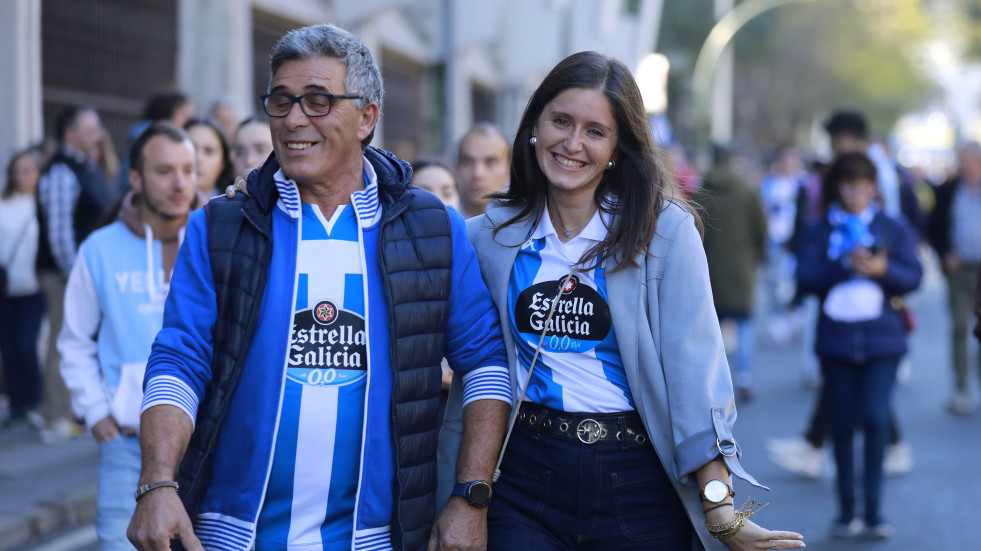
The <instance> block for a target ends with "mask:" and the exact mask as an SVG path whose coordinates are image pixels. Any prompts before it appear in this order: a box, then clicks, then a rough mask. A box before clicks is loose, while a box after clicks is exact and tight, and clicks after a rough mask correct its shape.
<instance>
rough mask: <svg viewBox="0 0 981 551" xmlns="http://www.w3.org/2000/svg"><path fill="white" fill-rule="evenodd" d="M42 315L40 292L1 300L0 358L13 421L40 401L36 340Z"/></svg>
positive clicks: (42, 304)
mask: <svg viewBox="0 0 981 551" xmlns="http://www.w3.org/2000/svg"><path fill="white" fill-rule="evenodd" d="M43 316H44V295H43V294H41V293H36V294H33V295H28V296H23V297H7V298H4V299H0V355H2V357H3V378H4V383H5V385H6V389H7V396H8V397H9V398H10V417H11V418H12V419H17V418H21V417H23V416H24V414H26V413H27V412H28V410H31V409H34V408H36V407H37V405H38V404H39V403H40V402H41V368H40V366H38V358H37V337H38V333H39V332H40V331H41V318H42V317H43Z"/></svg>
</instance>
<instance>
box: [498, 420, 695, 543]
mask: <svg viewBox="0 0 981 551" xmlns="http://www.w3.org/2000/svg"><path fill="white" fill-rule="evenodd" d="M487 525H488V549H489V550H491V551H493V550H499V551H517V550H518V549H535V550H536V551H542V550H553V549H554V550H564V549H583V550H585V549H596V550H602V551H609V550H632V549H666V550H668V549H669V550H676V549H689V548H690V547H691V538H692V533H693V530H692V525H691V522H690V521H689V520H688V516H687V514H686V513H685V510H684V508H683V507H682V505H681V500H680V499H678V495H677V494H676V493H675V491H674V488H673V487H672V485H671V481H670V480H669V479H668V475H667V473H665V471H664V467H663V466H662V465H661V461H660V460H659V459H658V457H657V454H656V453H655V452H654V448H653V447H652V446H651V445H650V444H648V445H646V446H644V447H634V448H624V447H622V446H621V445H620V444H618V443H616V442H609V443H608V442H599V443H596V444H591V445H590V444H582V443H580V442H576V441H570V440H564V439H560V438H558V437H554V436H551V435H548V434H537V435H536V434H534V433H533V432H532V429H529V428H524V427H522V426H516V427H515V428H514V432H513V433H512V434H511V441H510V442H509V444H508V448H507V454H506V455H505V456H504V462H503V463H502V465H501V478H500V479H499V480H498V481H497V482H496V483H495V484H494V501H493V502H492V503H491V505H490V511H489V512H488V519H487Z"/></svg>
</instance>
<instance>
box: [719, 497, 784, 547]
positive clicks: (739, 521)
mask: <svg viewBox="0 0 981 551" xmlns="http://www.w3.org/2000/svg"><path fill="white" fill-rule="evenodd" d="M767 505H769V503H764V504H762V505H759V504H757V503H756V500H755V499H753V498H746V501H744V502H743V505H742V507H740V508H739V509H736V511H735V514H733V516H732V518H731V519H730V520H729V521H728V522H725V523H723V524H709V523H708V522H706V523H705V528H707V529H708V531H709V535H711V536H712V537H713V538H715V539H718V540H724V539H727V538H731V537H732V536H735V535H736V534H738V533H739V531H740V530H742V528H743V524H745V522H746V519H748V518H749V517H751V516H753V515H755V514H756V513H758V512H759V511H760V510H761V509H763V508H764V507H766V506H767Z"/></svg>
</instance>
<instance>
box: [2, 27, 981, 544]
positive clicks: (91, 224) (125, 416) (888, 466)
mask: <svg viewBox="0 0 981 551" xmlns="http://www.w3.org/2000/svg"><path fill="white" fill-rule="evenodd" d="M268 92H269V93H268V94H265V95H263V96H262V97H261V98H260V100H261V104H262V112H261V113H259V114H257V115H254V116H250V117H249V118H247V119H245V120H244V121H241V122H237V123H236V121H238V120H239V119H240V117H238V116H236V113H235V110H234V107H233V105H232V103H231V102H228V101H227V100H219V101H216V102H215V103H214V105H213V106H212V109H211V110H210V112H209V113H208V114H207V116H204V117H201V118H195V117H194V115H195V107H194V105H193V104H192V102H191V101H190V100H189V99H188V98H187V97H186V96H184V95H183V94H180V93H165V94H160V95H158V96H155V97H154V98H151V99H150V100H149V102H148V104H147V108H146V110H145V111H144V113H143V118H142V119H141V120H140V121H139V122H138V123H136V124H134V125H133V127H132V128H131V130H130V133H129V143H128V144H127V146H128V151H127V155H126V156H125V158H124V159H123V160H122V161H120V159H119V158H118V157H117V155H116V153H115V150H114V148H113V147H112V141H111V140H110V139H108V135H107V133H106V131H105V129H104V128H103V126H102V124H101V122H100V120H99V115H98V113H97V111H96V110H95V109H93V108H91V107H86V106H75V107H70V108H68V109H66V110H65V111H64V112H63V113H62V114H61V115H60V116H59V117H58V119H57V121H55V125H54V133H53V135H52V139H51V140H50V142H51V143H52V144H53V145H49V146H38V147H32V148H30V149H28V150H25V151H22V152H19V153H17V154H15V155H13V156H12V157H11V159H10V160H9V163H8V170H7V181H6V183H5V185H4V187H3V190H2V194H0V266H2V267H3V270H2V272H0V274H2V275H3V278H2V279H0V283H2V285H0V287H2V293H0V353H2V356H0V359H2V367H3V385H4V386H3V388H4V392H5V394H6V396H7V400H8V405H9V415H8V417H7V419H5V420H4V426H5V427H16V426H23V425H29V426H33V427H34V428H36V429H37V430H38V431H39V432H40V434H41V435H42V437H43V438H44V439H46V440H56V439H64V438H71V437H74V436H76V435H77V434H79V433H80V432H82V431H88V432H90V433H91V435H92V436H93V437H94V439H95V441H96V442H97V443H98V444H99V446H100V454H101V456H100V465H99V499H98V517H97V522H96V529H97V532H98V536H99V539H100V542H101V544H102V547H103V549H127V548H131V546H132V545H135V546H136V547H137V548H139V549H167V548H169V545H170V541H171V540H180V542H181V543H182V544H183V546H184V548H186V549H201V548H202V546H203V548H205V549H212V548H214V549H250V548H254V549H257V550H263V549H283V548H286V547H288V546H289V547H292V546H301V545H318V546H320V547H321V548H324V549H352V548H353V549H388V548H397V549H421V548H427V549H483V548H487V549H500V550H511V549H522V548H535V549H579V548H582V549H589V548H603V549H607V548H609V549H640V548H651V547H652V546H657V547H658V548H670V549H691V548H704V549H721V548H728V549H760V548H767V549H795V548H802V547H804V542H803V537H802V536H801V535H800V534H797V533H796V532H792V531H785V530H768V529H766V528H763V527H762V526H760V525H758V524H756V523H755V522H753V521H752V520H750V517H751V516H753V515H754V514H756V513H757V512H758V511H759V509H760V508H761V506H762V504H760V503H756V501H755V500H754V499H752V497H753V496H754V494H755V493H756V492H757V489H765V487H764V486H763V485H762V484H760V482H758V481H757V480H756V479H755V478H754V477H753V476H752V475H751V474H750V473H748V472H746V470H745V469H744V468H743V466H742V465H741V462H740V458H741V455H742V452H743V450H742V448H741V447H740V445H739V444H738V440H737V438H736V436H735V434H736V432H737V431H736V427H735V426H734V424H735V418H736V415H735V413H736V405H737V403H745V402H748V401H751V400H753V399H754V397H755V382H754V376H753V363H754V346H755V343H756V342H757V340H759V339H763V338H765V339H769V341H770V342H772V343H773V344H775V345H778V346H786V345H789V344H790V343H792V342H803V343H804V344H803V345H802V346H803V350H802V353H801V362H800V363H801V366H802V372H803V374H804V378H805V380H806V381H807V382H808V383H809V384H812V385H814V386H815V387H816V388H817V389H818V390H817V391H816V393H815V405H814V411H813V414H812V415H811V417H810V419H809V422H808V428H807V430H806V432H805V435H804V436H803V437H800V438H789V439H782V440H774V441H772V442H771V443H770V445H769V448H768V451H769V453H770V455H771V457H772V458H773V460H774V461H775V462H776V463H777V464H778V465H780V466H782V467H784V468H787V469H789V470H791V471H793V472H796V473H799V474H802V475H805V476H811V477H814V476H818V475H819V474H820V472H821V471H822V469H823V461H824V457H825V454H824V453H823V451H822V447H823V444H824V441H825V439H828V438H830V441H831V443H832V448H833V453H832V456H833V458H834V463H835V467H836V469H835V470H836V481H837V485H836V489H837V496H838V503H839V510H838V512H837V514H836V515H835V516H834V519H833V521H832V523H831V534H832V535H834V536H837V537H843V538H852V537H863V538H870V539H882V538H888V537H890V536H891V535H892V533H893V527H892V526H891V525H890V524H889V523H888V522H887V521H886V519H884V518H883V517H882V515H881V506H880V503H879V501H880V497H881V494H882V491H881V485H882V479H883V476H884V475H889V474H901V473H903V472H906V471H908V470H909V469H911V468H912V450H911V448H910V446H909V445H908V443H907V442H905V441H904V440H903V439H902V437H901V432H900V429H899V427H898V424H897V423H896V415H895V413H894V405H893V403H892V400H891V395H892V392H893V389H894V386H895V384H896V381H897V379H898V378H900V377H901V373H902V370H903V369H904V368H903V365H904V364H903V362H904V361H905V360H906V358H908V341H909V338H908V337H909V333H910V332H911V331H912V330H914V322H913V314H912V312H911V310H910V308H909V306H908V304H907V303H906V301H905V300H904V297H905V296H906V295H908V294H909V293H911V292H913V291H915V290H916V289H917V288H918V286H919V284H920V281H921V278H922V274H923V267H922V265H923V264H922V263H923V254H924V251H923V250H922V249H921V247H920V243H921V241H926V242H928V243H929V244H930V245H931V246H932V247H933V249H934V250H935V251H936V254H937V255H938V257H939V258H940V260H941V266H942V269H943V272H944V274H945V276H946V277H947V283H948V290H949V305H950V312H951V316H952V322H953V331H952V341H951V342H952V346H953V358H952V365H953V377H952V380H953V390H952V394H951V398H950V400H949V402H948V403H947V408H948V409H949V411H950V412H951V413H952V414H956V415H968V414H971V413H972V412H973V411H974V410H975V409H976V407H977V402H976V400H975V398H974V397H973V395H972V391H971V385H970V382H969V377H970V375H969V370H970V369H969V365H970V364H971V362H970V358H968V352H967V350H968V343H967V339H968V334H969V329H970V323H971V310H970V304H972V297H973V299H974V302H973V304H975V313H977V314H978V315H981V306H979V305H978V304H979V297H978V295H977V294H976V293H975V286H976V283H975V280H976V279H978V278H981V274H979V266H981V145H978V144H977V143H968V144H965V145H964V146H963V147H962V150H961V161H960V166H959V170H958V171H957V173H956V175H954V176H952V178H951V179H950V180H949V181H948V182H946V183H944V184H942V185H939V186H937V187H935V188H934V187H933V186H929V184H925V183H923V182H920V181H917V180H916V179H914V178H913V177H912V176H911V175H910V173H909V172H908V171H907V170H905V169H903V168H901V167H899V166H898V165H897V164H896V163H895V162H894V161H893V159H892V158H891V156H890V155H889V154H888V150H887V148H886V147H885V146H884V145H883V144H882V143H878V142H873V141H871V140H870V139H869V131H868V128H867V124H866V120H865V117H864V116H863V115H862V114H861V113H859V112H856V111H849V110H843V111H839V112H836V113H835V114H834V115H833V116H832V117H831V118H830V119H829V120H828V122H827V124H826V126H825V128H826V130H827V132H828V136H829V138H830V143H831V149H832V152H833V156H832V158H831V159H830V160H829V162H827V163H814V164H813V165H812V166H809V167H807V168H805V166H804V163H803V162H802V161H801V157H802V154H801V153H800V151H799V150H798V149H797V148H795V147H793V146H784V147H781V148H779V149H778V150H776V151H775V152H774V154H773V156H772V158H771V159H770V163H769V165H768V166H767V167H766V168H765V169H763V170H760V171H759V173H760V174H761V175H762V176H761V177H760V178H755V177H754V178H752V179H751V178H750V177H749V176H748V174H749V173H750V171H747V170H746V163H747V162H750V157H749V156H748V155H747V154H745V153H742V152H740V151H739V150H735V149H732V148H727V147H721V146H720V147H718V148H717V150H716V152H715V159H714V162H713V166H712V167H711V168H710V170H706V171H704V173H702V172H701V171H699V170H697V168H696V167H694V166H693V165H692V164H690V163H687V162H686V160H685V156H684V152H683V149H681V147H680V145H678V144H659V143H657V141H656V136H655V133H652V130H651V119H650V118H649V117H648V115H647V113H646V112H645V111H644V106H643V101H642V99H641V94H640V92H639V89H638V87H637V84H636V82H635V81H634V79H633V76H632V75H631V73H630V70H629V69H628V68H627V67H626V66H625V65H624V64H623V63H622V62H620V61H618V60H616V59H613V58H610V57H608V56H604V55H601V54H598V53H595V52H580V53H577V54H573V55H571V56H569V57H568V58H566V59H564V60H562V61H561V62H559V63H558V64H557V65H556V66H555V67H554V68H553V69H552V71H551V72H550V73H549V74H548V75H547V76H546V77H545V78H544V80H543V81H542V82H541V84H540V85H539V86H538V88H537V89H536V90H535V92H534V93H533V94H532V96H531V98H530V99H529V101H528V104H527V107H526V109H525V111H524V113H523V115H522V117H521V119H520V121H519V122H518V126H517V131H516V133H515V135H514V136H512V137H509V136H507V135H506V134H505V133H503V132H502V131H501V130H500V129H498V128H497V127H496V126H494V125H493V124H491V123H488V122H481V123H478V124H476V125H475V126H473V127H472V128H471V129H470V130H469V131H468V132H467V133H466V134H465V135H464V136H463V137H462V138H461V140H460V142H459V147H458V154H457V159H456V160H455V161H449V160H445V159H440V158H436V157H432V158H421V159H416V160H413V162H412V163H411V165H410V163H409V162H406V161H405V160H401V159H398V158H396V157H395V156H394V155H392V154H391V153H388V152H387V151H384V150H382V149H378V148H375V147H373V146H371V145H370V143H371V141H372V138H373V135H374V129H375V124H376V123H377V121H378V118H379V116H380V113H381V107H382V96H383V93H382V82H381V76H380V72H379V69H378V66H377V65H376V63H375V61H374V58H373V56H372V54H371V52H370V51H369V50H368V48H367V47H366V46H365V45H364V43H362V42H361V40H360V39H359V38H358V37H356V36H354V35H353V34H351V33H348V32H347V31H344V30H343V29H340V28H337V27H334V26H330V25H317V26H312V27H305V28H301V29H296V30H294V31H291V32H289V33H287V34H286V35H285V36H284V37H283V38H282V39H281V40H280V41H279V43H278V44H277V45H276V47H275V49H274V51H273V53H272V56H271V77H270V83H269V90H268ZM236 176H241V178H239V179H237V180H236ZM924 185H926V186H929V187H928V189H929V190H931V191H932V190H934V189H935V196H936V202H935V203H936V204H935V206H934V207H933V208H932V210H931V212H925V209H923V208H921V206H920V202H919V200H918V195H917V191H918V190H917V187H918V186H924ZM758 288H760V289H762V290H763V292H762V293H757V289H758ZM44 319H46V320H47V327H48V331H47V339H46V342H44V343H42V344H43V346H41V347H40V349H41V351H42V353H41V354H40V355H39V354H38V350H39V346H38V345H39V339H40V338H41V333H42V331H41V328H42V325H43V323H42V321H43V320H44ZM758 320H762V321H761V322H759V323H757V322H758ZM756 326H759V327H762V328H763V329H764V331H763V335H762V336H758V335H757V334H756V332H755V331H754V327H756ZM798 332H799V333H802V334H803V337H802V338H796V339H795V333H798ZM978 335H979V338H981V330H978ZM730 370H731V371H730ZM858 430H860V431H861V432H862V433H863V435H864V446H863V447H862V449H863V450H864V451H863V468H862V469H863V470H862V472H863V477H862V484H863V491H862V492H861V494H860V495H861V499H862V502H863V503H862V508H861V510H859V509H858V508H857V507H856V491H855V485H856V477H855V475H854V457H853V455H854V444H853V435H854V433H855V432H856V431H858ZM735 478H738V479H741V480H742V481H743V482H744V483H745V484H744V487H745V488H746V494H748V496H749V497H747V498H746V501H745V502H743V504H742V506H737V505H739V502H738V500H735V495H736V491H735V489H734V487H733V482H734V479H735ZM134 492H135V497H136V500H135V501H134V500H133V496H134ZM742 492H743V490H742V489H740V494H741V493H742Z"/></svg>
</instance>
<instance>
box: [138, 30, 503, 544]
mask: <svg viewBox="0 0 981 551" xmlns="http://www.w3.org/2000/svg"><path fill="white" fill-rule="evenodd" d="M261 100H262V104H263V107H264V110H265V112H266V114H267V115H268V116H269V117H270V128H271V131H272V136H273V153H272V154H271V155H270V156H269V158H268V159H267V160H266V161H265V162H264V163H263V164H262V165H261V166H260V167H259V168H258V169H256V170H254V171H252V173H251V174H250V175H249V177H248V181H247V183H246V191H247V194H245V193H243V194H238V195H236V197H235V198H234V199H233V200H229V199H228V198H218V199H216V200H214V201H212V202H210V203H209V204H208V205H207V206H206V207H205V209H203V211H200V212H197V213H195V214H194V215H193V216H192V217H191V220H190V223H189V226H188V230H187V236H186V238H185V241H184V245H183V246H182V248H181V251H180V254H179V256H178V259H177V264H176V266H175V269H174V277H173V280H172V283H171V292H170V295H169V296H168V299H167V304H166V310H165V313H164V327H163V329H162V330H161V332H160V333H159V334H158V335H157V339H156V341H155V342H154V345H153V352H152V354H151V356H150V360H149V363H148V366H147V372H146V378H145V383H144V385H145V395H144V400H143V406H142V419H141V431H142V432H141V444H142V449H143V467H142V471H141V474H140V480H139V488H138V489H137V493H136V497H137V500H138V503H137V508H136V512H135V514H134V516H133V520H132V522H131V524H130V527H129V531H128V535H129V537H130V540H131V541H132V542H133V543H134V544H135V545H136V546H137V547H138V548H140V549H166V548H168V546H169V544H170V540H171V539H179V540H180V541H181V543H182V544H183V546H184V547H185V548H186V549H202V548H206V549H241V550H248V549H256V550H258V551H264V550H285V549H297V548H300V547H303V548H307V546H310V548H317V549H325V550H334V549H337V550H340V549H344V550H349V549H372V550H375V549H399V550H416V549H420V548H422V547H424V546H425V545H426V544H427V542H429V543H431V544H432V545H434V546H435V545H437V544H438V545H440V546H443V547H444V548H459V549H479V548H482V547H483V545H484V541H485V539H486V515H487V508H486V505H487V502H488V500H489V498H490V492H489V489H490V483H489V482H487V481H489V480H490V479H491V475H492V472H493V469H494V459H495V458H496V457H497V454H498V453H499V450H500V447H501V442H502V439H503V434H504V429H505V425H506V419H507V413H508V411H509V409H510V406H511V393H510V385H509V381H508V371H507V358H506V356H505V349H504V346H503V342H502V334H501V326H500V322H499V320H498V317H497V314H496V312H495V311H494V305H493V303H492V301H491V298H490V295H489V293H488V292H487V288H486V287H485V286H484V284H483V282H482V281H481V278H480V272H479V268H478V265H477V260H476V256H475V254H474V251H473V248H472V247H471V246H470V244H469V242H468V240H467V236H466V229H465V225H464V222H463V218H462V217H461V216H460V215H459V214H458V213H457V212H456V211H455V210H453V209H449V208H446V207H444V206H443V204H442V203H441V202H440V201H439V199H438V198H437V197H436V196H435V195H433V194H431V193H429V192H427V191H423V190H420V189H418V188H415V187H412V186H410V185H409V182H410V180H411V174H412V172H411V169H410V168H409V165H408V163H406V162H404V161H401V160H399V159H397V158H395V157H394V156H393V155H392V154H390V153H388V152H386V151H382V150H380V149H376V148H373V147H370V146H369V145H368V144H369V143H370V142H371V138H372V136H373V134H374V129H375V124H376V123H377V121H378V116H379V112H380V110H381V102H382V86H381V75H380V71H379V69H378V66H377V64H376V63H375V61H374V59H373V57H372V55H371V52H370V51H369V50H368V48H367V47H366V46H365V44H364V43H363V42H362V41H361V40H360V39H359V38H357V37H356V36H354V35H353V34H351V33H349V32H347V31H345V30H343V29H340V28H338V27H334V26H331V25H316V26H312V27H304V28H300V29H296V30H293V31H291V32H289V33H287V34H286V35H285V36H284V37H283V38H282V39H281V40H280V41H279V43H278V44H277V45H276V47H275V49H274V51H273V54H272V57H271V77H270V83H269V93H268V94H265V95H263V96H262V97H261ZM444 357H446V358H447V360H448V362H449V364H450V366H452V368H453V369H454V370H455V371H456V372H457V373H460V374H461V375H462V377H463V380H464V387H465V389H464V390H465V396H464V402H465V404H466V405H465V406H464V433H463V441H462V444H461V448H460V461H459V463H458V464H457V468H456V475H457V481H458V482H460V483H462V484H463V486H465V487H467V488H468V491H465V492H463V493H462V495H460V496H459V497H454V498H453V499H451V500H450V501H449V502H448V503H447V504H446V506H445V507H444V508H443V509H442V511H441V512H440V514H439V517H438V518H436V519H435V522H434V517H435V515H436V508H435V497H434V495H435V489H436V435H437V430H438V428H437V409H438V404H439V394H440V379H441V370H440V362H441V360H442V358H444ZM175 473H176V474H175ZM471 488H476V489H477V490H487V491H486V492H485V493H481V492H479V491H477V492H474V491H470V490H469V489H471ZM175 490H176V491H175Z"/></svg>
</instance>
